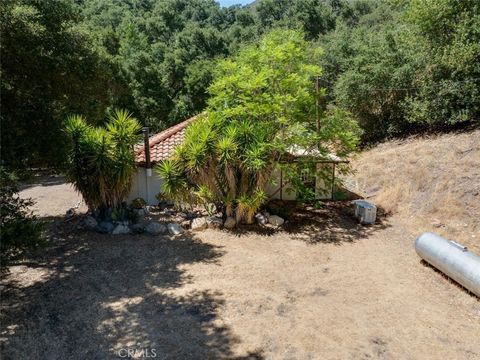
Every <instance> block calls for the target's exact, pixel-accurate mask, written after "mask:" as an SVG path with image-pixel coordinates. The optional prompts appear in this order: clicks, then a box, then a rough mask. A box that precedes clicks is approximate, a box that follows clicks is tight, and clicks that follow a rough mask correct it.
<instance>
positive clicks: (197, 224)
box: [190, 217, 207, 231]
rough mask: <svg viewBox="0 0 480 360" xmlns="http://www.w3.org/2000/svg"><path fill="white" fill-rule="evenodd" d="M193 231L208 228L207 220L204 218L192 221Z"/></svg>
mask: <svg viewBox="0 0 480 360" xmlns="http://www.w3.org/2000/svg"><path fill="white" fill-rule="evenodd" d="M190 227H191V229H192V231H200V230H203V229H206V228H207V220H206V219H205V218H203V217H201V218H196V219H193V220H192V223H191V225H190Z"/></svg>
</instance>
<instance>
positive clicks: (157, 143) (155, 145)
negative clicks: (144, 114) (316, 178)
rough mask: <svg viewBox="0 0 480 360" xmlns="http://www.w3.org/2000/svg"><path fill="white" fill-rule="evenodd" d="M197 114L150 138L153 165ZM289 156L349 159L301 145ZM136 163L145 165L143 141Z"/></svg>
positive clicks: (165, 156)
mask: <svg viewBox="0 0 480 360" xmlns="http://www.w3.org/2000/svg"><path fill="white" fill-rule="evenodd" d="M197 117H198V115H195V116H193V117H191V118H189V119H187V120H185V121H182V122H181V123H179V124H177V125H174V126H172V127H170V128H168V129H166V130H163V131H162V132H159V133H158V134H154V135H152V136H150V138H149V145H150V163H151V164H152V165H153V164H155V163H157V162H159V161H162V160H166V159H168V158H170V157H171V156H172V155H173V154H174V151H175V147H177V146H178V145H180V144H181V143H182V141H183V139H184V138H185V130H186V128H187V126H188V125H189V124H191V123H192V122H193V121H195V120H196V119H197ZM287 153H288V155H289V158H288V160H287V162H291V161H295V160H296V159H299V158H302V157H313V158H316V159H317V160H316V161H317V162H326V163H346V162H348V160H346V159H342V158H340V157H338V156H336V155H334V154H326V155H325V154H321V153H320V152H319V151H318V150H306V149H304V148H302V147H299V146H292V147H290V148H289V149H288V150H287ZM135 163H136V164H137V166H145V165H146V163H145V146H144V144H143V143H141V144H138V145H137V146H136V147H135Z"/></svg>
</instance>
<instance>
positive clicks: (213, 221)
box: [207, 216, 223, 229]
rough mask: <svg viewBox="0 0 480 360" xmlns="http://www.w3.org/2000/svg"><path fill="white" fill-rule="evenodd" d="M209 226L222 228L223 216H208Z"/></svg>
mask: <svg viewBox="0 0 480 360" xmlns="http://www.w3.org/2000/svg"><path fill="white" fill-rule="evenodd" d="M207 226H208V227H209V228H210V229H221V228H222V226H223V220H222V218H221V217H217V216H209V217H207Z"/></svg>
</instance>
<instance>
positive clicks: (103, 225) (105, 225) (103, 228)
mask: <svg viewBox="0 0 480 360" xmlns="http://www.w3.org/2000/svg"><path fill="white" fill-rule="evenodd" d="M114 228H115V225H113V224H112V223H111V222H109V221H102V222H100V224H98V225H97V226H96V227H95V231H97V232H99V233H102V234H108V233H111V232H112V231H113V229H114Z"/></svg>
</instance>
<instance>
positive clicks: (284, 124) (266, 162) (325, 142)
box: [158, 30, 358, 223]
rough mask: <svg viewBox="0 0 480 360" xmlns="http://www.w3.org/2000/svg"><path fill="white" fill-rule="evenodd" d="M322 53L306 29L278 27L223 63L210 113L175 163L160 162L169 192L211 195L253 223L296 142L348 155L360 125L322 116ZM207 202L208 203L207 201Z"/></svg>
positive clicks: (192, 197)
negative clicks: (317, 83)
mask: <svg viewBox="0 0 480 360" xmlns="http://www.w3.org/2000/svg"><path fill="white" fill-rule="evenodd" d="M317 56H319V52H318V51H317V50H316V49H313V48H312V47H310V46H308V43H307V42H306V41H305V40H304V39H303V34H302V33H300V32H296V31H289V30H274V31H272V32H271V33H269V34H268V35H267V36H265V37H264V38H262V40H261V41H260V42H259V43H257V44H254V45H250V46H247V47H245V48H244V49H243V50H241V51H240V52H239V54H238V55H237V56H236V57H234V58H232V59H226V60H223V61H221V62H220V63H219V65H218V68H217V70H216V72H215V80H214V82H213V83H212V85H211V86H210V88H209V93H210V95H211V98H210V100H209V102H208V108H207V112H206V114H204V115H201V116H200V117H199V119H197V120H196V121H195V122H194V123H193V124H192V125H190V126H189V128H188V129H187V133H186V136H185V140H184V143H183V144H182V145H181V146H180V147H179V148H178V149H177V152H176V155H175V157H174V158H173V159H172V160H169V161H165V162H163V163H162V164H160V166H159V169H158V171H159V173H160V175H161V176H162V177H163V178H164V179H165V182H164V185H163V188H162V191H163V192H164V194H165V195H166V196H167V197H170V198H173V199H175V200H177V201H186V202H198V201H199V199H203V200H204V199H205V198H207V199H210V201H213V202H216V203H217V204H218V205H219V206H220V207H221V208H223V210H224V212H225V214H226V215H227V216H231V215H233V213H235V215H236V218H237V222H240V221H246V222H247V223H251V222H252V221H253V214H254V213H255V211H256V210H257V209H258V207H259V206H261V205H262V204H263V202H264V201H265V200H266V199H267V198H266V194H265V193H264V188H265V185H266V183H267V181H268V180H269V178H270V175H271V173H272V172H273V170H274V169H275V168H276V167H277V166H279V164H280V163H281V162H282V161H284V160H287V157H288V152H289V150H291V149H292V147H296V148H304V149H312V148H314V149H316V150H318V151H319V152H320V153H323V154H326V153H328V152H331V151H336V152H337V153H338V154H339V155H346V154H347V153H349V152H350V151H352V150H353V149H354V147H355V144H356V141H357V139H358V137H357V135H358V131H357V130H358V128H357V127H356V125H355V123H354V122H353V121H352V120H351V119H350V118H349V117H348V116H346V115H347V114H345V113H339V112H338V111H335V110H332V111H331V114H335V115H328V116H322V118H321V119H320V118H317V112H316V109H315V104H316V100H317V96H319V95H320V94H321V92H319V93H317V92H315V87H314V86H313V82H312V78H313V77H314V76H315V75H318V74H320V73H321V69H320V68H319V67H318V66H315V65H313V64H312V63H313V62H314V60H315V58H316V57H317ZM203 200H202V201H203Z"/></svg>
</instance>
